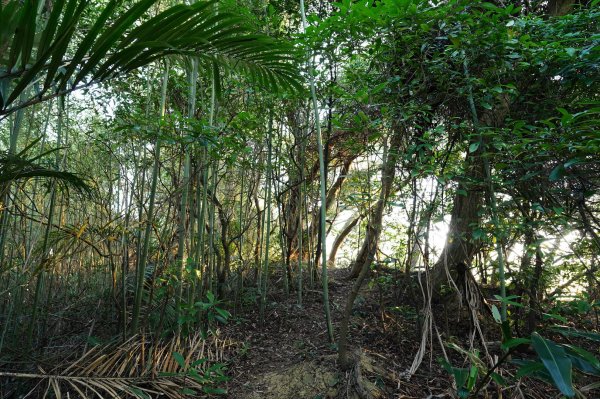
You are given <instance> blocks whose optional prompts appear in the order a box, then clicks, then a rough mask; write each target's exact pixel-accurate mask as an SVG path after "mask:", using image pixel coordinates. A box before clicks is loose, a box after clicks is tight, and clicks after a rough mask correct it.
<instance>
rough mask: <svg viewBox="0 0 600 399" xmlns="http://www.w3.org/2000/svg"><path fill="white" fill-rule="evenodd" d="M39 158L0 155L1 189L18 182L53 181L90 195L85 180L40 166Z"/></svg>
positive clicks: (68, 173)
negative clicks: (29, 180)
mask: <svg viewBox="0 0 600 399" xmlns="http://www.w3.org/2000/svg"><path fill="white" fill-rule="evenodd" d="M38 158H39V157H36V158H33V159H27V158H25V157H24V156H23V155H22V153H21V154H16V155H9V154H6V153H5V154H0V187H1V188H5V187H7V186H8V183H10V182H13V181H17V180H28V179H52V180H54V181H56V182H57V183H59V184H63V185H65V186H68V187H71V188H74V189H76V190H77V191H79V192H81V193H90V191H91V189H90V187H89V186H88V185H87V183H86V182H85V180H84V179H82V178H81V177H79V176H78V175H76V174H74V173H70V172H63V171H60V170H56V169H54V168H52V167H47V166H44V165H42V164H39V163H37V162H35V161H36V160H37V159H38Z"/></svg>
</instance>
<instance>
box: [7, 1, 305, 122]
mask: <svg viewBox="0 0 600 399" xmlns="http://www.w3.org/2000/svg"><path fill="white" fill-rule="evenodd" d="M156 1H157V0H143V1H140V2H137V3H135V4H134V5H133V6H131V7H130V8H129V9H126V10H120V9H119V7H120V6H121V2H120V1H118V0H112V1H110V2H109V3H108V4H107V5H106V6H105V7H104V8H103V9H102V10H101V12H100V14H99V15H98V16H97V17H96V18H95V20H93V21H92V23H91V24H90V27H89V28H85V27H81V25H82V20H83V16H84V15H87V14H88V13H87V11H88V7H89V6H90V3H89V1H76V0H67V1H65V0H62V1H56V2H54V4H53V8H52V10H50V11H49V15H48V16H47V23H46V25H45V27H43V29H39V27H38V26H37V24H36V15H37V8H38V4H39V0H28V1H25V2H24V3H23V4H19V1H18V0H12V1H9V2H8V4H7V5H5V6H3V7H0V21H2V25H3V26H2V28H1V30H0V49H3V50H4V49H5V50H7V51H2V52H1V53H0V118H3V117H5V116H6V115H8V114H10V113H12V112H14V111H15V110H16V109H19V108H23V107H25V106H28V105H30V104H33V103H36V102H39V101H43V100H44V99H47V98H51V97H54V96H56V95H58V94H62V93H66V92H70V91H73V90H76V89H77V88H79V87H83V86H89V85H91V84H95V83H98V82H102V81H104V80H107V79H110V78H111V77H113V76H115V75H121V74H125V73H128V72H130V71H132V70H134V69H137V68H139V67H141V66H144V65H147V64H148V63H150V62H152V61H154V60H156V59H158V58H161V57H165V56H168V55H185V56H188V55H189V56H194V57H196V58H199V59H205V61H206V62H207V64H213V63H216V64H217V65H218V66H219V67H220V68H227V69H230V70H235V71H236V72H238V73H241V74H244V75H246V76H248V77H249V78H250V79H251V80H252V81H253V82H254V83H256V84H258V85H261V86H264V87H266V88H268V89H270V90H274V91H279V90H282V89H285V90H298V89H300V88H301V85H300V82H299V80H298V76H299V74H298V71H297V69H296V65H297V62H296V51H295V50H294V48H293V47H292V46H291V45H290V44H287V43H284V42H281V41H277V40H274V39H272V38H270V37H268V36H265V35H261V34H253V33H252V32H251V30H250V29H249V27H248V26H246V25H245V24H244V23H243V21H242V20H241V19H240V18H238V17H237V16H235V15H233V14H230V13H226V12H219V13H217V12H216V9H215V2H197V3H194V4H192V5H182V4H179V5H176V6H174V7H171V8H169V9H167V10H165V11H162V12H160V13H159V14H158V15H156V16H155V17H152V18H149V19H145V15H146V13H147V11H148V10H149V9H150V8H151V7H152V6H153V5H154V4H155V3H156ZM118 15H120V16H118ZM144 19H145V20H144ZM59 20H60V23H59ZM82 29H85V30H86V31H87V33H86V34H85V35H83V37H81V38H77V35H76V33H77V31H78V30H82ZM36 36H39V37H38V38H37V39H36ZM35 43H38V44H37V48H36V46H35ZM34 50H35V51H34ZM6 54H8V57H6ZM34 55H35V56H34ZM19 60H20V62H19ZM17 65H19V67H17ZM211 69H212V68H211ZM40 82H43V84H40ZM34 83H37V84H40V88H39V91H38V93H37V94H34V95H32V96H31V97H29V98H27V99H25V100H24V101H21V103H18V104H15V102H16V101H17V99H18V98H20V96H21V94H22V93H24V92H26V90H27V89H28V88H29V87H31V86H32V85H33V84H34Z"/></svg>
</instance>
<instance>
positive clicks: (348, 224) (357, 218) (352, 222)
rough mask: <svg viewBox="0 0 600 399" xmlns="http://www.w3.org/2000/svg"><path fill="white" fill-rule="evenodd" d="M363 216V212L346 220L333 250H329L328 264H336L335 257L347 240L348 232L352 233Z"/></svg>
mask: <svg viewBox="0 0 600 399" xmlns="http://www.w3.org/2000/svg"><path fill="white" fill-rule="evenodd" d="M362 217H363V216H362V215H361V214H357V215H355V216H353V217H352V219H349V220H348V222H346V225H345V226H344V228H343V229H342V231H340V234H339V235H338V236H337V237H336V238H335V241H334V242H333V245H332V246H331V251H330V252H329V259H327V266H330V267H331V266H335V258H336V255H337V251H338V249H340V247H341V246H342V244H343V243H344V241H345V240H346V237H348V234H350V232H351V231H352V229H353V228H354V226H356V225H357V224H358V222H359V221H360V220H361V219H362Z"/></svg>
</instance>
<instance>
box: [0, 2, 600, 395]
mask: <svg viewBox="0 0 600 399" xmlns="http://www.w3.org/2000/svg"><path fill="white" fill-rule="evenodd" d="M0 16H1V18H0V138H1V142H0V146H1V148H0V149H1V150H2V153H1V154H0V198H1V199H0V202H1V208H0V292H1V293H2V295H1V296H0V353H1V355H0V378H5V377H6V378H9V377H10V378H14V379H15V380H20V379H21V378H25V379H26V380H27V379H33V380H40V379H42V380H44V381H46V382H47V384H48V387H49V388H48V390H47V391H46V394H48V392H50V387H51V388H52V390H51V391H52V392H53V393H50V394H49V395H54V396H55V397H61V393H60V392H61V390H65V389H66V390H67V391H68V390H69V389H70V390H71V391H70V392H75V393H77V394H79V395H80V396H81V397H86V396H87V395H89V396H90V397H92V396H94V395H93V393H94V392H95V393H96V394H97V395H98V396H97V397H103V395H106V397H120V395H130V396H132V397H149V396H153V395H155V394H158V393H162V394H166V395H168V396H170V397H178V395H182V396H185V395H193V393H192V392H199V391H202V390H203V389H204V391H203V392H204V393H205V394H223V393H224V390H222V389H221V388H219V386H220V384H221V383H222V382H223V381H225V379H226V378H225V376H224V374H223V373H224V371H223V370H221V365H220V363H219V362H225V360H224V355H223V354H222V353H221V352H220V351H221V350H223V351H224V350H225V349H219V348H225V347H228V345H229V344H225V343H224V342H226V340H222V339H221V338H220V337H219V335H218V329H219V327H222V326H224V325H226V324H227V323H231V322H232V321H234V320H241V321H239V323H242V325H243V320H244V319H243V317H244V315H246V314H248V312H251V313H252V312H254V310H256V314H257V317H258V319H257V321H258V323H259V325H260V326H263V325H266V324H268V321H269V320H268V319H269V317H272V314H273V312H271V311H270V309H273V307H274V306H276V305H275V301H277V300H278V298H282V297H283V298H286V300H288V301H291V302H293V303H294V304H295V306H296V307H297V308H299V309H301V308H303V306H304V305H305V303H306V301H307V298H309V296H310V294H311V293H312V292H318V298H319V299H318V301H319V303H320V306H321V309H322V311H321V312H322V315H320V316H319V317H322V319H323V329H324V331H319V332H318V333H319V334H320V335H319V336H320V339H321V340H323V341H324V342H328V344H329V345H330V348H331V350H332V351H333V352H334V353H335V356H336V359H337V365H338V366H339V368H340V369H341V370H345V371H348V370H355V371H356V370H357V364H360V361H359V360H357V357H356V350H357V349H358V348H357V347H356V346H357V345H356V343H357V340H356V337H354V336H353V334H356V323H354V322H353V317H355V313H356V312H355V310H353V309H355V307H356V304H357V302H358V301H360V300H362V299H361V298H362V296H363V293H364V290H365V287H367V286H370V285H372V284H374V282H376V283H377V284H378V286H379V287H382V286H385V290H387V291H386V292H387V293H388V294H389V295H390V297H391V298H393V303H390V304H389V309H407V308H410V309H412V310H411V312H414V313H415V314H417V316H415V319H414V320H413V321H411V323H415V325H416V329H417V330H418V332H419V337H418V339H417V340H415V344H416V345H417V348H418V350H417V351H416V352H415V351H412V352H411V353H410V354H409V356H410V359H411V362H412V363H410V365H409V366H410V367H408V369H407V371H406V373H407V375H408V376H409V377H410V376H412V375H414V374H415V373H416V371H417V369H419V368H420V367H425V365H424V364H422V363H424V360H423V359H424V358H425V356H426V353H428V351H429V352H430V353H433V352H435V351H436V350H437V351H439V350H442V352H443V355H444V356H443V359H441V364H443V365H444V368H445V370H446V371H447V372H448V374H449V375H450V376H452V377H453V378H454V379H453V380H452V381H453V382H452V383H451V384H453V385H452V386H453V387H454V389H455V394H456V395H458V396H459V397H477V395H478V394H479V393H482V392H484V391H486V390H493V389H497V391H498V392H502V390H503V389H506V390H509V389H511V388H510V384H509V383H506V382H504V383H503V382H502V381H501V379H503V378H502V377H500V376H499V377H498V378H496V376H498V374H497V372H498V371H499V370H500V369H501V368H502V367H504V366H505V363H508V360H510V357H511V356H512V355H514V353H515V351H517V350H518V348H521V347H522V346H523V345H525V346H527V345H529V346H530V347H532V348H533V352H534V353H535V354H536V355H535V357H534V358H533V359H534V360H528V361H531V362H533V363H531V364H529V363H528V364H529V369H530V370H529V369H527V368H526V367H525V366H527V365H525V366H524V365H521V366H522V370H523V369H524V370H525V371H522V373H521V374H519V376H520V377H518V378H523V377H526V376H527V377H531V378H534V377H536V376H539V373H541V372H542V371H543V372H544V373H546V374H544V376H546V377H547V378H546V381H547V382H548V383H549V384H550V385H551V386H554V387H555V388H556V389H557V390H558V391H560V392H561V393H562V394H563V395H565V396H567V397H573V396H576V395H579V394H581V395H584V396H585V394H588V395H589V397H594V392H596V393H597V392H598V391H597V389H598V384H597V379H596V380H593V378H597V377H598V376H599V375H600V363H599V362H598V360H597V357H598V355H599V353H598V349H597V346H595V349H594V345H597V342H598V341H597V340H598V337H599V336H598V328H599V326H598V320H597V317H598V312H599V311H600V302H598V295H599V291H598V287H599V284H598V277H599V276H600V274H599V273H600V272H599V269H598V266H599V264H600V261H599V259H598V258H599V256H600V255H599V254H600V237H599V234H600V233H599V231H600V219H599V218H600V216H599V215H600V209H599V204H600V202H599V201H598V200H599V197H598V187H599V184H600V180H599V179H600V162H599V159H600V158H599V157H598V155H599V154H600V136H599V133H598V120H599V110H600V107H599V105H598V104H599V102H598V92H599V91H598V76H599V72H600V71H599V69H600V57H599V50H598V49H599V47H598V43H599V36H598V35H599V30H598V21H600V18H599V16H600V9H599V8H598V1H597V0H595V1H581V2H578V1H572V0H550V1H523V2H521V1H514V2H493V1H492V2H479V1H462V0H451V1H439V2H438V1H434V2H430V1H420V0H390V1H387V0H385V1H374V2H350V1H346V0H342V1H341V2H339V3H331V2H319V1H316V2H313V1H311V2H308V3H306V4H305V3H304V1H303V0H300V1H299V2H287V1H286V2H282V1H272V2H254V1H245V0H244V1H241V0H240V1H237V0H225V1H219V2H204V1H198V2H190V3H189V4H188V3H180V4H179V3H176V2H157V1H155V0H143V1H139V2H134V1H117V0H110V1H105V2H91V1H75V0H56V1H54V2H50V1H41V0H24V1H18V0H9V1H2V3H1V8H0ZM440 229H441V230H443V232H442V233H440V231H441V230H440ZM340 269H344V271H343V275H344V279H345V280H346V281H349V285H347V287H348V289H347V290H346V291H344V292H343V301H342V302H341V303H332V301H331V300H330V293H329V290H330V286H331V281H329V276H328V275H329V273H332V272H337V271H339V270H340ZM336 276H337V274H336ZM386 276H387V277H386ZM280 294H281V296H279V295H280ZM311 298H312V297H311ZM440 304H443V305H444V309H446V306H451V305H450V304H454V305H456V306H460V307H463V306H466V308H467V309H468V312H469V314H470V320H471V322H472V333H469V334H471V335H470V336H471V338H470V341H469V342H470V348H469V349H468V350H467V349H464V350H463V349H461V348H459V349H460V350H459V351H458V352H459V353H460V354H461V355H464V357H463V359H466V360H464V361H463V366H462V367H463V368H460V367H459V366H457V365H456V364H454V366H453V362H452V359H456V358H452V356H450V357H448V356H446V350H448V349H444V347H446V344H444V342H442V341H445V340H446V339H449V337H448V336H446V335H444V334H443V333H442V334H440V332H439V330H438V327H439V326H440V325H441V323H442V322H441V319H440V318H439V314H438V313H436V312H437V310H436V309H438V308H439V305H440ZM573 304H576V305H573ZM569 306H571V308H572V306H579V307H580V310H581V312H580V313H577V314H576V317H577V318H578V319H577V320H580V321H581V322H576V323H575V324H576V325H570V326H571V327H573V328H568V329H567V328H566V327H565V325H566V324H567V323H568V322H569V321H570V320H571V319H569V320H567V318H568V317H569V316H568V315H565V312H566V313H568V309H571V308H569ZM382 312H383V310H382ZM384 313H385V312H384ZM446 313H448V312H446ZM382 314H383V313H382ZM594 314H595V315H596V316H595V317H596V319H595V324H594V321H593V317H592V315H594ZM445 317H446V318H447V317H448V315H447V314H446V316H445ZM482 319H488V320H491V323H487V324H486V323H485V322H481V323H482V324H481V325H480V323H479V322H478V320H482ZM446 324H448V321H447V320H446ZM571 324H572V323H571ZM490 325H491V327H490ZM561 329H562V330H561ZM548 331H553V333H552V334H555V335H552V334H551V333H549V332H548ZM490 334H491V335H494V334H496V335H498V336H499V337H500V338H499V339H500V341H501V342H502V348H501V350H500V352H499V353H500V355H499V356H496V357H493V356H491V355H490V354H489V353H487V347H486V349H485V351H483V352H479V351H477V353H481V355H477V356H476V360H474V357H473V356H474V355H473V353H475V350H474V349H473V348H474V346H477V345H483V346H484V347H485V346H486V342H487V341H489V340H490V339H489V336H490ZM557 334H558V335H557ZM561 334H562V335H561ZM569 334H570V335H569ZM577 334H580V335H577ZM581 334H584V335H581ZM585 334H587V335H585ZM465 335H466V333H465ZM556 336H564V337H573V336H576V337H580V338H581V337H588V338H589V337H591V338H590V339H591V340H592V342H595V344H593V345H592V346H591V349H590V347H588V346H585V344H581V343H579V342H577V345H583V346H582V347H579V346H578V347H577V348H576V349H568V348H567V349H564V350H563V346H562V345H563V342H562V341H560V339H558V338H556ZM140 337H141V338H140ZM209 337H212V338H209ZM140 339H142V340H144V341H140ZM209 339H214V340H215V341H214V345H215V346H214V348H215V349H210V348H213V347H212V346H210V345H213V344H208V343H202V342H204V341H206V342H209V341H208V340H209ZM145 340H148V349H147V350H148V352H147V353H148V354H150V353H152V354H153V355H152V356H154V357H152V359H154V360H152V361H149V360H148V359H150V357H148V358H147V359H146V360H139V359H138V360H139V362H138V360H136V361H135V362H132V360H131V358H130V359H129V360H123V359H124V357H122V354H123V353H126V352H127V351H145V350H146V349H144V348H145V342H146V341H145ZM166 340H177V341H176V344H165V342H167V341H166ZM594 340H595V341H594ZM140 342H142V343H141V344H140ZM172 342H175V341H172ZM474 342H475V343H474ZM569 342H570V341H569ZM586 342H587V341H586ZM571 343H572V342H571ZM90 345H92V346H94V347H96V345H98V347H100V348H102V347H103V345H104V349H97V351H98V352H93V353H91V352H90V353H91V354H90V355H85V356H84V359H83V360H82V359H80V360H75V359H76V357H70V356H71V355H69V354H65V353H64V352H61V351H60V350H57V349H56V348H64V347H67V348H73V349H74V352H77V351H79V352H80V353H81V350H80V349H81V348H82V347H83V348H84V350H83V353H87V352H86V350H87V349H88V346H90ZM111 345H112V346H111ZM169 345H171V346H169ZM205 345H206V347H205ZM219 345H221V346H219ZM452 345H455V346H456V344H454V343H453V344H452ZM450 347H452V346H450ZM76 348H77V349H76ZM107 348H113V349H110V350H114V352H110V353H111V354H107V353H109V352H102V351H103V350H104V351H108V350H109V349H107ZM168 348H171V349H168ZM173 348H175V349H173ZM186 348H187V349H186ZM200 348H201V349H200ZM205 348H207V349H205ZM543 348H550V349H546V350H544V349H543ZM557 348H558V349H557ZM565 348H566V347H565ZM584 348H587V349H584ZM93 350H96V349H93ZM186 350H189V354H188V353H186ZM206 351H209V352H210V351H212V352H210V353H211V356H213V355H214V356H215V359H216V360H215V362H217V363H216V364H217V365H216V366H210V364H211V362H212V360H211V361H210V362H206V363H204V361H199V362H196V363H194V362H193V360H197V359H195V358H194V359H192V356H199V357H208V356H209V355H207V354H206V353H208V352H206ZM461 351H462V352H461ZM144 353H145V352H144ZM165 353H168V354H169V356H166V355H165ZM192 353H193V355H192ZM465 353H466V355H465ZM484 353H487V354H486V355H484ZM86 356H87V357H86ZM148 356H150V355H148ZM173 356H174V358H173ZM479 356H480V357H479ZM44 358H46V359H53V360H50V361H47V363H46V364H51V363H52V362H59V361H60V362H63V363H64V362H67V364H68V362H71V363H72V364H73V365H79V366H81V365H82V364H90V366H89V368H87V369H82V374H81V375H80V374H77V372H76V371H75V368H73V367H74V366H72V367H66V366H65V368H62V369H60V370H59V371H57V372H56V373H54V374H52V375H53V377H48V375H50V374H48V375H46V374H45V373H46V372H47V371H48V370H47V369H46V370H45V371H40V370H41V368H39V369H36V368H33V369H29V368H25V369H23V367H21V368H19V367H16V368H15V367H13V366H14V364H20V363H19V361H18V359H26V363H29V364H35V363H36V362H37V361H39V360H40V359H44ZM143 358H144V355H143V354H142V357H141V358H140V359H143ZM359 358H360V356H359ZM549 358H552V359H558V361H555V362H554V363H552V362H550V361H549V360H548V359H549ZM85 359H87V360H85ZM99 359H105V360H106V359H111V360H110V362H111V364H114V365H117V364H123V366H122V368H121V369H119V370H120V371H119V372H117V371H116V370H117V369H118V367H117V366H114V368H112V367H113V366H110V367H109V366H106V367H105V368H103V369H102V368H100V369H99V370H100V371H97V372H96V371H94V370H92V368H91V367H92V366H91V365H92V364H95V365H96V366H98V365H99V364H101V363H102V362H103V361H105V360H99ZM136 359H137V358H136ZM173 359H175V360H173ZM413 359H414V360H413ZM507 359H508V360H507ZM563 360H564V361H563ZM106 361H107V360H106ZM561 361H563V362H562V366H560V364H561ZM4 362H6V363H4ZM13 362H15V363H13ZM73 362H75V363H73ZM146 362H148V363H146ZM157 362H159V363H161V364H162V365H164V367H163V366H160V367H162V368H160V370H159V371H158V372H156V370H154V371H150V368H151V366H150V364H152V363H154V364H155V365H156V363H157ZM173 362H175V363H173ZM455 363H456V362H455ZM464 364H468V365H467V366H466V367H467V368H466V369H465V368H464V367H465V366H464ZM532 365H535V366H536V367H538V368H537V369H536V368H535V367H533V366H532ZM565 365H567V366H568V367H567V366H565ZM582 365H583V366H582ZM455 366H456V367H455ZM82 367H83V366H82ZM155 367H156V366H155ZM211 367H212V368H211ZM507 367H508V366H507ZM196 368H197V369H196ZM129 369H131V370H138V371H139V373H138V374H135V375H136V377H135V378H137V379H136V380H135V381H133V380H128V379H127V378H130V377H131V378H133V377H132V375H134V374H133V372H131V373H130V374H129V376H128V377H126V374H127V372H126V371H125V370H129ZM567 369H568V370H567ZM15 370H22V373H21V374H19V373H17V372H16V371H15ZM196 370H203V371H202V373H205V374H202V373H200V371H196ZM461 370H462V371H461ZM464 370H467V372H466V373H467V374H468V375H469V376H470V377H469V378H467V377H466V375H467V374H465V373H464ZM473 370H476V371H473ZM527 370H529V371H527ZM540 370H542V371H540ZM572 372H573V373H575V376H573V377H572V376H571V374H572ZM24 373H25V374H24ZM27 373H29V374H27ZM61 373H62V374H61ZM194 373H195V374H194ZM198 373H200V374H198ZM469 373H470V374H469ZM535 373H538V374H535ZM577 373H580V374H582V375H583V377H581V378H582V379H581V380H577V378H579V377H577ZM58 375H60V377H57V376H58ZM24 376H25V377H24ZM27 376H29V377H27ZM99 376H106V377H107V378H108V377H114V378H116V379H117V380H118V381H119V382H118V384H116V383H115V384H116V385H115V386H113V387H111V386H110V385H107V384H105V383H104V382H102V380H101V379H98V380H94V378H98V377H99ZM161 377H164V378H165V379H166V380H165V381H162V380H160V378H161ZM188 377H189V378H190V381H192V382H193V384H192V385H193V386H188V385H186V378H188ZM463 377H464V378H463ZM589 378H592V383H591V384H590V383H589ZM117 380H115V381H117ZM7 381H8V380H7ZM11 381H12V380H11ZM579 381H582V382H581V384H580V383H579ZM594 381H596V382H594ZM69 384H70V385H69ZM357 384H358V383H357ZM503 384H504V385H503ZM586 384H588V385H586ZM594 384H595V385H594ZM13 385H14V382H10V381H9V382H6V385H5V386H7V387H12V386H13ZM358 385H360V384H358ZM358 385H357V386H358ZM203 387H204V388H203ZM494 387H496V388H494ZM180 388H181V389H184V390H183V391H182V390H181V389H180ZM2 389H3V388H0V390H2ZM8 389H9V388H7V390H6V392H8ZM10 389H12V388H10ZM18 389H24V388H18ZM31 389H34V391H31V392H37V391H35V389H36V388H35V387H34V388H31ZM595 389H596V391H594V390H595ZM111 390H112V391H111ZM186 390H187V391H186ZM11 392H12V391H11ZM356 392H357V394H358V397H361V398H362V397H372V396H373V395H371V396H368V395H369V394H368V393H367V394H365V393H364V390H362V389H361V388H356ZM361 392H362V393H361ZM388 393H389V392H388ZM1 394H2V392H0V395H1ZM194 394H195V393H194ZM396 394H397V393H396ZM44 395H45V394H44ZM365 395H367V396H365ZM389 395H392V394H391V393H389ZM469 395H472V396H469ZM15 397H16V396H15ZM51 397H52V396H51ZM340 397H341V396H340ZM348 397H351V396H348ZM381 397H384V396H381ZM389 397H393V396H389Z"/></svg>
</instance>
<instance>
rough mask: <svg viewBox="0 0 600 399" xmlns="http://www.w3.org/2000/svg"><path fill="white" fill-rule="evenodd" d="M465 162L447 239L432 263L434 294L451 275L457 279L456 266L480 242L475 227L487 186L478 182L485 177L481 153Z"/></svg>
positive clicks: (468, 260)
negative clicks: (433, 263) (476, 238)
mask: <svg viewBox="0 0 600 399" xmlns="http://www.w3.org/2000/svg"><path fill="white" fill-rule="evenodd" d="M477 152H479V151H477ZM465 163H466V176H465V178H464V179H463V180H461V181H460V183H459V185H458V189H457V190H456V195H455V196H454V207H453V209H452V214H451V219H450V226H449V229H448V236H447V237H446V243H445V245H444V249H443V251H442V253H441V255H440V257H439V259H438V261H437V262H436V263H435V265H434V266H433V272H432V283H433V292H434V297H437V298H438V299H439V297H440V294H441V291H442V286H443V285H444V284H445V283H447V282H448V277H451V278H452V279H453V280H454V281H456V279H457V266H458V265H466V266H469V265H470V264H471V260H472V259H473V256H474V255H475V252H476V251H477V248H478V246H479V245H478V243H477V242H476V241H475V240H474V239H473V230H474V228H476V227H477V226H478V225H479V224H480V219H481V217H480V210H481V206H482V204H483V194H484V188H483V186H482V185H481V184H480V183H479V182H480V181H482V180H483V163H482V162H481V155H480V154H469V155H467V159H466V160H465ZM461 281H462V279H461Z"/></svg>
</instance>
